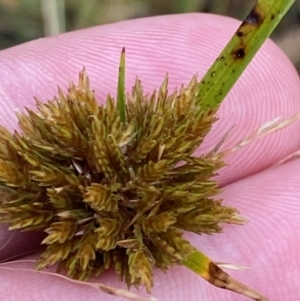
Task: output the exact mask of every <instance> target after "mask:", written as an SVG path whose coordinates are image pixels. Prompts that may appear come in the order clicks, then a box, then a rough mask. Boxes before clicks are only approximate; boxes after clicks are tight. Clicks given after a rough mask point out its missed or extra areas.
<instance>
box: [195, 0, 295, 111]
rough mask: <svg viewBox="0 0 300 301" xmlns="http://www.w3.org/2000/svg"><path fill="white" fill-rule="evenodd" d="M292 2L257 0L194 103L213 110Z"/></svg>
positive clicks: (210, 72) (205, 77)
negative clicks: (196, 102)
mask: <svg viewBox="0 0 300 301" xmlns="http://www.w3.org/2000/svg"><path fill="white" fill-rule="evenodd" d="M294 2H295V0H258V1H257V2H256V4H255V6H254V7H253V9H252V10H251V12H250V13H249V14H248V16H247V17H246V18H245V20H244V22H243V23H242V24H241V26H240V27H239V28H238V30H237V31H236V33H235V34H234V36H233V37H232V38H231V40H230V41H229V43H228V44H227V46H226V47H225V48H224V50H223V51H222V52H221V54H220V55H219V56H218V58H217V59H216V61H215V62H214V64H213V65H212V66H211V67H210V68H209V70H208V71H207V73H206V74H205V76H204V77H203V79H202V80H201V82H200V84H199V90H198V91H199V94H198V95H199V96H198V102H199V103H201V105H202V106H204V107H206V106H207V107H217V106H218V105H219V104H220V103H221V102H222V101H223V99H224V98H225V96H226V95H227V93H228V92H229V91H230V89H231V88H232V87H233V85H234V84H235V82H236V81H237V80H238V78H239V77H240V75H241V74H242V73H243V71H244V70H245V69H246V67H247V66H248V64H249V63H250V61H251V60H252V58H253V57H254V55H255V54H256V53H257V51H258V50H259V48H260V47H261V45H262V44H263V43H264V42H265V40H266V39H267V38H268V37H269V36H270V34H271V33H272V32H273V30H274V29H275V27H276V26H277V25H278V23H279V22H280V21H281V20H282V18H283V17H284V15H285V14H286V12H287V11H288V10H289V8H290V7H291V6H292V4H293V3H294Z"/></svg>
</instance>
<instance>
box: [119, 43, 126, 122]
mask: <svg viewBox="0 0 300 301" xmlns="http://www.w3.org/2000/svg"><path fill="white" fill-rule="evenodd" d="M117 109H118V111H119V114H120V119H121V122H123V123H125V122H126V95H125V48H123V49H122V52H121V57H120V66H119V78H118V91H117Z"/></svg>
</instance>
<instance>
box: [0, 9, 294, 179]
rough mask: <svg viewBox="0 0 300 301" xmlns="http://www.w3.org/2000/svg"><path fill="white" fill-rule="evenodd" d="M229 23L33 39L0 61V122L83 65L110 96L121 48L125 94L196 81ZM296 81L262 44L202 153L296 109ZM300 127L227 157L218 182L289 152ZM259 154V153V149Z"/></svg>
mask: <svg viewBox="0 0 300 301" xmlns="http://www.w3.org/2000/svg"><path fill="white" fill-rule="evenodd" d="M238 25H239V22H238V21H236V20H233V19H229V18H224V17H220V16H213V15H207V14H191V15H177V16H168V17H155V18H148V19H141V20H134V21H128V22H122V23H117V24H112V25H107V26H101V27H96V28H91V29H88V30H83V31H78V32H73V33H69V34H65V35H61V36H59V37H54V38H48V39H40V40H37V41H33V42H30V43H27V44H25V45H22V46H19V47H15V48H12V49H8V50H6V51H3V52H1V55H0V70H1V75H0V77H1V78H0V83H1V84H0V87H1V88H0V91H1V92H0V93H1V101H2V103H4V104H5V105H4V106H2V107H1V116H2V122H1V123H2V124H5V125H7V126H9V127H10V128H15V127H16V117H15V116H14V112H15V111H23V109H24V106H29V107H31V108H33V107H34V105H33V104H34V101H33V96H37V97H38V98H40V99H42V100H45V99H47V98H52V96H53V95H55V94H56V84H57V83H58V84H60V85H62V86H63V88H66V84H67V82H68V80H69V79H70V78H71V79H76V77H77V74H78V71H79V70H81V69H82V67H83V66H86V68H87V71H88V73H89V75H90V78H91V85H92V87H94V88H95V89H96V95H97V96H98V98H99V100H100V101H103V100H104V99H105V95H106V94H107V93H108V92H109V93H112V94H115V91H116V79H117V72H118V61H119V54H120V51H121V49H122V47H124V46H125V47H126V49H127V88H128V90H130V87H131V86H132V85H133V84H134V80H135V77H136V76H137V75H138V76H139V77H140V78H141V79H142V81H143V83H144V87H145V91H146V92H152V91H153V89H155V88H157V87H158V86H159V85H160V84H161V83H162V80H163V78H164V76H165V74H166V72H168V73H169V76H170V90H172V89H174V88H175V87H178V86H180V85H181V84H183V83H185V84H186V83H187V82H188V81H189V79H190V78H191V77H192V76H193V75H194V74H195V73H197V72H198V73H199V77H201V76H203V74H204V73H205V71H206V70H207V69H208V67H209V66H210V65H211V63H212V62H213V61H214V59H215V58H216V57H217V55H218V54H219V53H220V51H221V50H222V48H223V47H224V46H225V44H226V43H227V42H228V41H229V39H230V37H231V36H232V34H233V33H234V31H235V30H236V29H237V27H238ZM299 92H300V81H299V77H298V75H297V73H296V72H295V70H294V68H293V66H292V65H291V63H290V62H289V61H288V60H287V58H286V57H285V55H284V54H283V53H282V52H281V51H280V50H279V49H278V48H277V47H276V46H275V45H274V43H272V42H271V41H268V42H267V43H266V44H265V46H264V47H263V48H262V50H261V51H260V52H259V54H258V55H257V56H256V57H255V59H254V61H253V63H252V64H251V65H250V67H249V68H248V69H247V70H246V72H245V73H244V74H243V76H242V77H241V79H240V80H239V81H238V83H237V84H236V86H235V87H234V88H233V90H232V91H231V93H230V94H229V95H228V97H227V99H226V101H225V102H224V103H223V104H222V106H221V109H220V111H219V114H218V115H219V117H220V121H219V122H217V123H216V125H215V127H214V129H213V131H212V132H211V134H210V135H209V137H208V139H206V141H205V143H204V145H203V147H202V151H206V150H209V149H212V148H213V147H214V146H215V145H216V144H217V143H218V142H219V141H220V139H221V138H222V137H223V136H224V134H225V133H226V132H227V131H228V130H229V129H230V128H231V127H232V126H233V125H234V126H235V127H234V130H233V132H232V134H231V135H230V137H229V138H228V139H227V141H226V143H225V144H224V148H228V147H230V146H233V145H235V144H236V143H237V142H238V141H239V140H240V139H242V138H244V137H246V136H247V135H248V134H249V133H251V132H252V131H254V130H255V129H257V128H259V127H260V126H261V125H262V124H264V123H265V122H267V121H270V120H273V119H274V118H277V117H280V116H281V117H283V118H286V117H289V116H291V115H292V114H294V113H295V112H298V111H299V110H300V102H299ZM299 126H300V125H299V123H297V124H296V123H295V124H293V125H292V126H290V127H288V128H286V129H285V130H283V131H281V132H280V133H275V134H273V135H269V136H268V137H266V138H264V139H262V140H260V141H258V142H256V143H253V144H251V145H250V146H249V147H247V148H245V149H244V150H242V151H240V152H238V153H235V154H234V155H233V156H231V157H229V158H228V160H227V162H228V167H226V168H225V169H223V171H222V173H221V175H220V181H221V183H222V184H226V183H229V182H232V181H234V180H237V179H240V178H242V177H245V176H247V175H250V174H253V173H254V172H257V171H259V170H262V169H264V168H266V167H267V166H269V165H270V164H273V163H274V162H276V161H277V160H279V159H281V158H283V157H284V156H286V155H287V154H289V153H291V152H293V151H295V150H296V148H298V147H299V144H300V137H298V136H299V135H297V134H296V133H297V130H299ZM261 149H264V152H262V151H261Z"/></svg>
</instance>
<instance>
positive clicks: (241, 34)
mask: <svg viewBox="0 0 300 301" xmlns="http://www.w3.org/2000/svg"><path fill="white" fill-rule="evenodd" d="M236 35H237V36H238V37H239V38H242V37H243V36H244V33H243V32H241V31H238V32H237V33H236Z"/></svg>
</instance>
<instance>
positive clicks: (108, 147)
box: [0, 71, 236, 290]
mask: <svg viewBox="0 0 300 301" xmlns="http://www.w3.org/2000/svg"><path fill="white" fill-rule="evenodd" d="M197 85H198V83H197V81H196V78H193V79H192V80H191V82H190V83H189V84H188V86H187V87H181V89H180V90H179V91H175V92H174V93H173V94H168V89H167V79H166V80H165V81H164V83H163V84H162V86H161V87H160V89H159V91H158V93H154V94H153V95H151V96H145V95H144V93H143V90H142V86H141V83H140V81H139V80H137V81H136V83H135V86H134V87H133V89H132V93H131V95H127V96H126V116H127V121H126V123H124V122H121V120H120V116H119V113H118V110H117V108H116V102H115V100H114V99H113V98H112V97H110V96H108V97H107V99H106V104H105V105H99V104H98V102H97V100H96V99H95V95H94V92H93V91H92V90H90V87H89V80H88V77H87V76H86V73H85V71H83V72H81V73H80V77H79V84H78V86H76V85H75V84H74V83H71V84H70V87H69V90H68V93H67V95H64V94H63V93H62V91H61V90H59V94H58V97H57V98H55V99H54V100H51V101H48V102H47V103H42V102H40V101H39V100H37V101H36V105H37V111H36V112H34V111H31V110H27V113H24V114H19V115H18V118H19V126H20V128H21V130H22V131H21V132H20V133H18V132H15V133H13V134H12V133H10V132H8V131H7V130H6V129H5V128H4V127H1V128H0V181H1V182H2V188H1V199H0V221H1V222H5V223H8V224H9V226H10V229H11V230H13V229H21V230H24V231H37V230H43V231H45V232H46V233H47V236H46V237H45V239H44V240H43V242H42V243H43V244H45V245H46V248H45V250H44V252H43V254H42V255H41V257H40V259H39V262H38V268H43V267H45V266H49V265H53V264H58V266H59V268H63V269H65V270H66V271H67V273H68V275H69V276H71V277H74V278H77V279H86V278H88V277H90V276H95V275H98V274H99V273H101V272H102V271H103V270H105V269H108V268H109V267H111V266H113V267H114V269H115V270H116V272H117V274H118V275H119V276H120V277H121V278H122V279H124V280H125V281H126V282H127V283H128V284H129V285H136V286H138V285H144V286H146V288H147V289H148V290H150V289H151V287H152V285H153V277H152V270H153V267H154V266H156V267H158V268H160V269H162V270H166V269H167V268H168V267H169V266H172V265H174V264H180V262H181V261H182V260H184V259H185V258H186V256H187V255H188V254H190V252H192V251H193V247H192V246H191V245H190V244H189V242H188V241H187V240H186V239H185V238H184V237H183V236H182V233H183V231H192V232H195V233H198V234H202V233H206V234H212V233H215V232H220V231H221V226H220V223H222V222H232V221H233V220H234V217H235V214H236V210H235V209H233V208H228V207H225V206H223V205H222V204H221V201H220V200H215V199H214V196H215V195H216V194H218V193H219V188H218V186H217V184H216V182H215V181H213V180H212V177H213V176H214V175H215V174H216V171H217V170H218V169H219V168H220V167H222V166H223V161H222V156H221V155H219V154H216V153H215V152H211V153H208V154H206V155H203V156H200V157H195V156H193V153H194V151H195V150H196V148H197V147H199V145H200V144H201V143H202V141H203V139H204V137H205V136H206V135H207V133H208V132H209V131H210V129H211V126H212V124H213V122H214V121H215V119H216V118H215V113H216V109H204V108H203V109H201V106H199V104H196V98H197V97H196V96H197V95H196V94H197Z"/></svg>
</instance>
